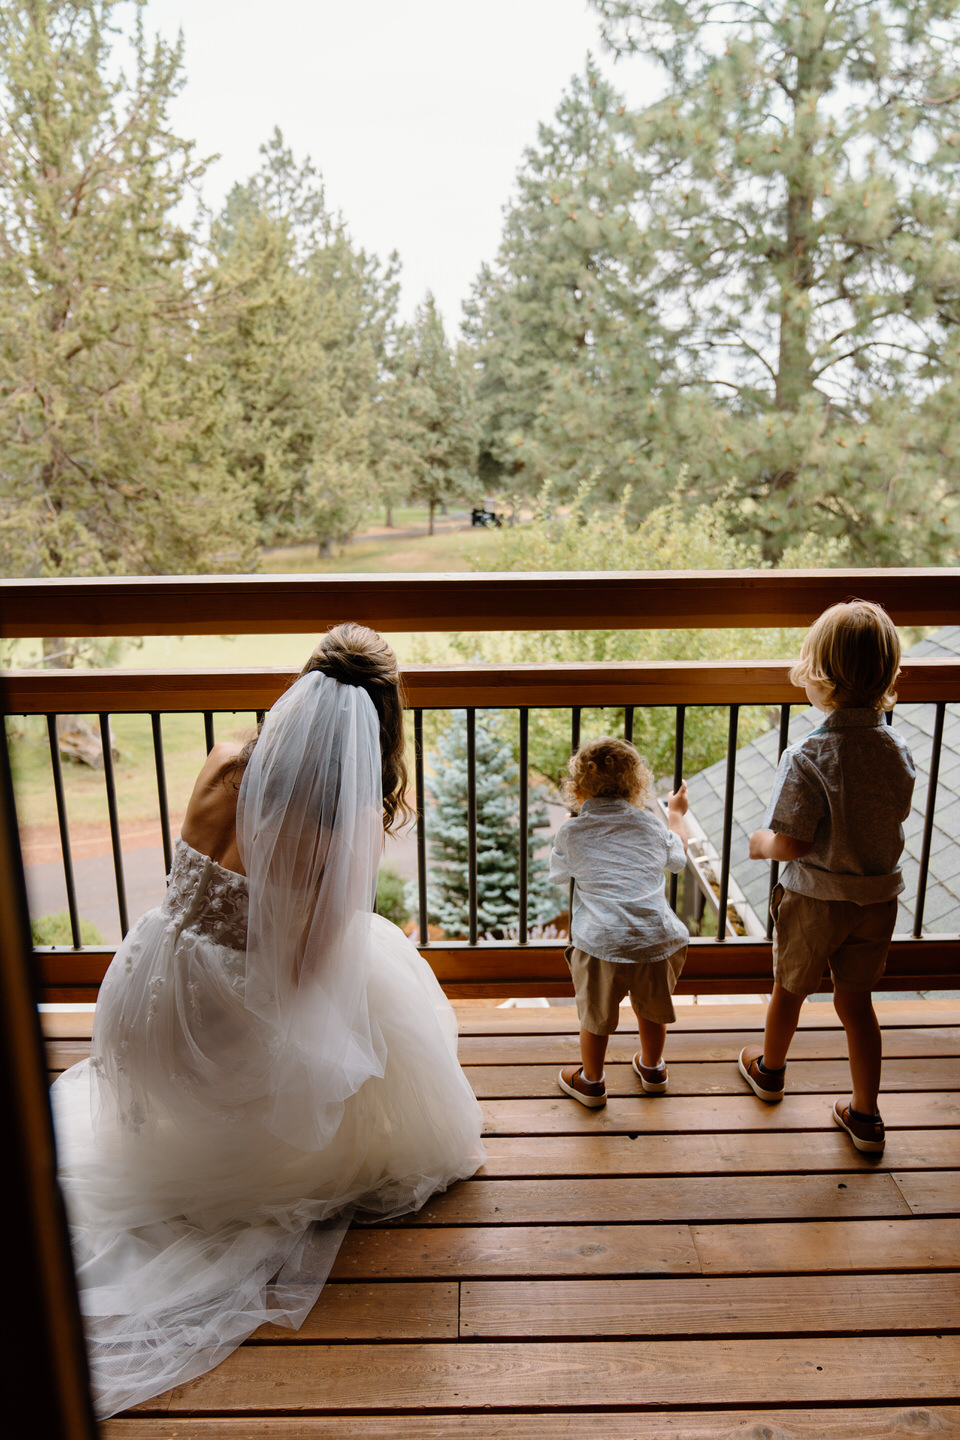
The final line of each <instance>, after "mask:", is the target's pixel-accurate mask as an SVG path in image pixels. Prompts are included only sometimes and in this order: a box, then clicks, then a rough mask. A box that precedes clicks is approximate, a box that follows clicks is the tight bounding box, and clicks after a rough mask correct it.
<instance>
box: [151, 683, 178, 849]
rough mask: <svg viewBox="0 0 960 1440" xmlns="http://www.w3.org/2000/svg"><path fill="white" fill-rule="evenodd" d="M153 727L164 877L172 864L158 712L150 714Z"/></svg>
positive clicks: (168, 808) (168, 810)
mask: <svg viewBox="0 0 960 1440" xmlns="http://www.w3.org/2000/svg"><path fill="white" fill-rule="evenodd" d="M150 723H151V725H152V726H153V758H154V761H155V763H156V767H157V798H158V799H159V801H160V837H161V839H162V840H163V865H164V871H163V873H164V874H165V875H169V874H170V867H171V866H172V864H173V842H172V839H171V835H170V807H169V806H168V804H167V771H166V766H165V765H164V761H163V732H162V730H161V727H160V712H159V711H158V710H152V711H151V712H150Z"/></svg>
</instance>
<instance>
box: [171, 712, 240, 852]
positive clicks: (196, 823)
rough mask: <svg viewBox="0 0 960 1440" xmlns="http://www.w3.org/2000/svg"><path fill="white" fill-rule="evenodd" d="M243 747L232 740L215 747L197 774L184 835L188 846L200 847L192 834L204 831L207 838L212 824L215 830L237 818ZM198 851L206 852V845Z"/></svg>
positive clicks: (185, 820) (184, 823) (198, 836)
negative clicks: (238, 763)
mask: <svg viewBox="0 0 960 1440" xmlns="http://www.w3.org/2000/svg"><path fill="white" fill-rule="evenodd" d="M242 750H243V747H242V746H240V744H236V743H235V742H232V740H222V742H220V743H219V744H214V746H213V749H212V750H210V753H209V756H207V757H206V762H204V765H203V769H201V770H200V773H199V775H197V780H196V785H194V786H193V795H191V796H190V801H189V804H187V814H186V815H184V819H183V828H181V834H183V838H184V840H186V841H187V844H196V841H194V840H191V838H190V835H191V834H194V832H197V831H200V835H197V838H200V837H201V835H206V832H207V831H209V828H210V825H213V828H214V831H217V829H219V827H220V825H223V824H225V822H226V824H229V825H232V824H233V821H235V818H236V799H237V793H239V789H240V780H242V778H243V770H242V768H240V766H239V765H237V762H239V759H240V755H242ZM196 848H197V850H203V848H204V847H203V845H201V844H197V845H196ZM206 852H207V854H209V852H210V851H209V850H207V851H206Z"/></svg>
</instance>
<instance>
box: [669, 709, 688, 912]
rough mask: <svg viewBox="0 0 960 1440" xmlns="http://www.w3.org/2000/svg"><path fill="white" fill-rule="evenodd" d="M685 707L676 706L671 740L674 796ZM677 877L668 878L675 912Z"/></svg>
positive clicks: (680, 769)
mask: <svg viewBox="0 0 960 1440" xmlns="http://www.w3.org/2000/svg"><path fill="white" fill-rule="evenodd" d="M686 716H687V707H686V705H678V706H677V720H676V727H675V731H674V738H673V789H674V794H676V792H677V791H678V790H679V789H680V785H681V782H682V780H683V732H684V726H685V723H686ZM679 879H680V876H679V875H671V876H670V909H671V910H673V911H674V912H676V908H677V882H678V880H679Z"/></svg>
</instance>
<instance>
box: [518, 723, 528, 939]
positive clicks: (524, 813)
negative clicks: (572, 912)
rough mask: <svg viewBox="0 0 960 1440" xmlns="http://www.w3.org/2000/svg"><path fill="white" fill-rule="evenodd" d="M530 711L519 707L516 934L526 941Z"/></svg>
mask: <svg viewBox="0 0 960 1440" xmlns="http://www.w3.org/2000/svg"><path fill="white" fill-rule="evenodd" d="M529 802H530V711H529V710H528V709H527V707H526V705H521V707H520V921H519V930H518V936H517V938H518V939H519V942H520V944H521V945H525V944H526V943H527V884H528V881H529V876H528V873H527V871H528V864H529V859H530V840H529V836H530V803H529Z"/></svg>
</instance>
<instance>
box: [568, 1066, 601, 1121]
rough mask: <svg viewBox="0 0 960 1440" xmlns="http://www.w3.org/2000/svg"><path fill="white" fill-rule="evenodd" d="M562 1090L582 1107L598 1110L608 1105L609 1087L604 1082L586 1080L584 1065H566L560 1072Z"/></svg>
mask: <svg viewBox="0 0 960 1440" xmlns="http://www.w3.org/2000/svg"><path fill="white" fill-rule="evenodd" d="M560 1089H561V1090H565V1091H566V1093H567V1094H568V1095H570V1096H571V1097H572V1098H573V1099H574V1100H579V1101H580V1104H581V1105H586V1106H588V1107H589V1108H590V1109H591V1110H597V1109H599V1107H600V1106H601V1105H606V1103H607V1087H606V1085H604V1083H603V1081H602V1080H585V1079H584V1077H583V1066H582V1065H565V1066H564V1067H563V1069H562V1070H561V1071H560Z"/></svg>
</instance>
